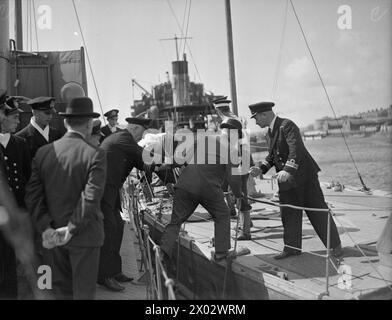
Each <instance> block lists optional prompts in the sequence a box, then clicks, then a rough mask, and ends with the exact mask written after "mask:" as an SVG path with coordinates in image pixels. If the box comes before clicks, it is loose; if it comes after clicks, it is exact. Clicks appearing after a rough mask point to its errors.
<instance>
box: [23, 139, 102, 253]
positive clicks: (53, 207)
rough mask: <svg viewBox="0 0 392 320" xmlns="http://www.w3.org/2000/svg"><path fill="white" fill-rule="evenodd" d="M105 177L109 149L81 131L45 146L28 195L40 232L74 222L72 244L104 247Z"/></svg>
mask: <svg viewBox="0 0 392 320" xmlns="http://www.w3.org/2000/svg"><path fill="white" fill-rule="evenodd" d="M105 179H106V155H105V152H104V151H103V150H102V149H100V148H96V147H95V146H93V145H91V144H89V143H88V142H86V140H84V139H83V138H82V136H81V135H79V134H78V133H75V132H67V133H66V134H65V135H64V136H63V137H62V138H61V139H59V140H57V141H55V142H53V143H50V144H47V145H45V146H43V147H41V148H40V149H39V150H38V151H37V154H36V156H35V158H34V159H33V162H32V173H31V178H30V180H29V182H28V184H27V186H26V198H25V200H26V205H27V208H28V209H29V211H30V213H31V214H32V217H33V223H34V226H35V227H36V229H37V231H38V232H39V234H41V233H42V232H43V231H45V230H46V229H47V228H48V227H50V226H51V227H52V228H54V229H55V228H59V227H64V226H66V225H67V224H68V222H72V223H73V224H74V225H76V229H75V230H74V231H73V232H72V233H73V234H74V236H73V237H72V239H71V240H70V242H69V243H68V245H70V246H78V247H100V246H101V245H102V244H103V239H104V231H103V221H102V220H103V215H102V212H101V209H100V201H101V198H102V195H103V191H104V185H105Z"/></svg>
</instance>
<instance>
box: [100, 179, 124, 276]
mask: <svg viewBox="0 0 392 320" xmlns="http://www.w3.org/2000/svg"><path fill="white" fill-rule="evenodd" d="M101 210H102V213H103V217H104V219H103V227H104V231H105V239H104V242H103V246H102V247H101V254H100V258H99V272H98V280H100V281H102V280H103V279H107V278H113V277H114V276H116V275H118V274H119V273H121V272H122V259H121V255H120V249H121V243H122V239H123V234H124V220H123V219H122V217H121V214H120V208H119V190H118V189H117V188H115V187H114V186H106V187H105V192H104V196H103V198H102V201H101Z"/></svg>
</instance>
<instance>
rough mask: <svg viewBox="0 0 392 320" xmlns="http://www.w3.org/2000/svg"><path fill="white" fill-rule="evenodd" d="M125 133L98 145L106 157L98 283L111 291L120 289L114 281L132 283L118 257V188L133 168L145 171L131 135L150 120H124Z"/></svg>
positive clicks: (120, 235)
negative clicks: (123, 271)
mask: <svg viewBox="0 0 392 320" xmlns="http://www.w3.org/2000/svg"><path fill="white" fill-rule="evenodd" d="M126 121H127V122H128V127H127V130H123V131H119V132H116V133H113V134H111V135H110V136H109V137H107V138H105V140H104V141H103V142H102V144H101V148H102V149H103V150H105V151H106V154H107V160H108V161H107V178H106V185H105V192H104V195H103V198H102V202H101V209H102V212H103V215H104V228H105V241H104V244H103V246H102V249H101V257H100V263H99V275H98V283H99V284H101V285H103V286H105V287H106V288H107V289H109V290H112V291H121V290H124V287H123V286H121V285H120V284H119V283H118V282H127V281H132V278H129V277H127V276H126V275H124V274H123V273H122V261H121V256H120V248H121V242H122V238H123V232H124V221H123V220H122V218H121V214H120V211H121V203H120V202H121V201H120V188H121V187H122V185H123V184H124V182H125V180H126V178H127V177H128V175H129V173H130V172H131V171H132V169H133V168H137V169H139V170H145V169H146V166H145V164H144V162H143V157H142V156H143V149H142V148H141V147H140V146H139V145H138V144H137V143H136V141H135V138H134V137H133V136H132V134H131V132H134V127H135V121H137V122H138V124H136V125H137V126H139V125H140V126H142V127H143V128H146V127H147V126H148V124H149V123H150V121H151V120H150V119H137V120H135V118H127V119H126Z"/></svg>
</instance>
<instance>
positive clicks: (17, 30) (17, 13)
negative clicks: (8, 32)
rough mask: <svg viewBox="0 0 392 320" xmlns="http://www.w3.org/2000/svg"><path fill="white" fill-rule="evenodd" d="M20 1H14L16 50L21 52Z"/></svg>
mask: <svg viewBox="0 0 392 320" xmlns="http://www.w3.org/2000/svg"><path fill="white" fill-rule="evenodd" d="M22 27H23V26H22V0H15V40H16V50H20V51H23V29H22Z"/></svg>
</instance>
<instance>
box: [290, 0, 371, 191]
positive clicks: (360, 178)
mask: <svg viewBox="0 0 392 320" xmlns="http://www.w3.org/2000/svg"><path fill="white" fill-rule="evenodd" d="M290 3H291V7H292V8H293V12H294V15H295V18H296V20H297V22H298V25H299V27H300V29H301V33H302V36H303V38H304V40H305V44H306V47H307V48H308V51H309V54H310V56H311V58H312V62H313V65H314V67H315V69H316V72H317V75H318V77H319V79H320V82H321V85H322V87H323V89H324V92H325V95H326V97H327V100H328V104H329V106H330V108H331V110H332V112H333V115H334V117H335V120H336V122H337V124H339V121H338V118H337V115H336V112H335V109H334V108H333V106H332V103H331V99H330V98H329V94H328V91H327V88H326V87H325V84H324V81H323V78H322V77H321V74H320V71H319V69H318V67H317V64H316V60H315V58H314V56H313V53H312V50H311V49H310V46H309V43H308V40H307V38H306V36H305V32H304V30H303V28H302V25H301V22H300V21H299V18H298V15H297V12H296V10H295V8H294V4H293V1H292V0H290ZM340 133H341V134H342V137H343V140H344V143H345V145H346V147H347V150H348V153H349V155H350V157H351V161H352V162H353V164H354V167H355V170H356V171H357V174H358V177H359V180H360V181H361V183H362V186H363V189H364V190H365V191H368V190H370V189H369V188H368V187H366V185H365V183H364V182H363V180H362V177H361V174H360V173H359V170H358V167H357V164H356V163H355V160H354V157H353V155H352V153H351V150H350V148H349V146H348V144H347V140H346V137H345V136H344V133H343V129H342V128H340Z"/></svg>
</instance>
